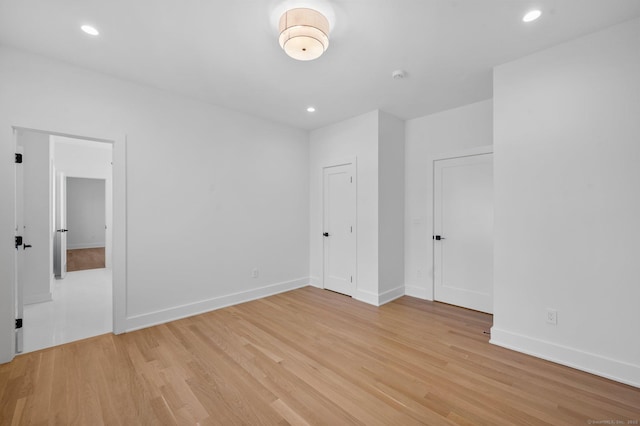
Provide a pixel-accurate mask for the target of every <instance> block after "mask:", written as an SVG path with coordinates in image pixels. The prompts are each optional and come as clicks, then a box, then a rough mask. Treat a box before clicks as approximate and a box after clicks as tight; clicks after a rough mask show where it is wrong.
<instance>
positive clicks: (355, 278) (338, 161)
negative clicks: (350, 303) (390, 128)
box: [319, 157, 358, 297]
mask: <svg viewBox="0 0 640 426" xmlns="http://www.w3.org/2000/svg"><path fill="white" fill-rule="evenodd" d="M348 164H351V165H352V167H353V185H354V192H355V212H354V215H355V223H354V225H353V227H354V230H353V234H354V242H353V244H354V248H353V250H354V254H353V255H354V257H353V259H354V262H355V265H354V268H353V285H352V287H351V289H352V295H351V297H355V295H356V292H357V289H358V158H357V157H347V158H341V159H336V160H333V161H328V162H326V163H324V164H323V165H322V166H321V167H320V176H321V179H322V187H321V192H320V194H321V195H320V197H321V199H322V203H320V207H321V209H322V214H321V216H320V223H321V229H322V228H323V227H324V220H325V217H324V190H325V188H324V170H325V169H327V168H330V167H338V166H346V165H348ZM322 232H324V230H323V231H322ZM319 238H322V244H321V246H322V267H321V268H320V269H321V271H320V274H321V286H322V288H323V289H324V288H325V285H324V282H325V276H324V266H325V253H324V236H321V235H319Z"/></svg>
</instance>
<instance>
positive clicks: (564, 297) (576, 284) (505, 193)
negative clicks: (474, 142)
mask: <svg viewBox="0 0 640 426" xmlns="http://www.w3.org/2000/svg"><path fill="white" fill-rule="evenodd" d="M639 76H640V20H638V19H636V20H633V21H630V22H628V23H625V24H622V25H619V26H615V27H612V28H611V29H608V30H605V31H602V32H599V33H596V34H593V35H590V36H587V37H583V38H580V39H577V40H574V41H571V42H568V43H565V44H562V45H559V46H556V47H553V48H550V49H547V50H545V51H542V52H539V53H536V54H534V55H531V56H529V57H526V58H523V59H520V60H517V61H514V62H511V63H508V64H505V65H502V66H499V67H497V68H496V69H495V74H494V123H495V145H494V158H495V285H494V291H495V303H494V307H495V316H494V327H493V329H492V342H493V343H496V344H499V345H502V346H506V347H510V348H513V349H516V350H519V351H522V352H526V353H531V354H534V355H537V356H540V357H542V358H546V359H550V360H554V361H556V362H560V363H562V364H567V365H570V366H574V367H577V368H580V369H583V370H586V371H591V372H594V373H596V374H601V375H603V376H607V377H611V378H614V379H615V380H619V381H622V382H626V383H629V384H632V385H635V386H640V339H639V338H638V336H639V332H640V331H639V330H640V315H639V311H638V303H639V301H640V261H639V260H640V186H639V185H640V166H639V164H640V119H639V117H640V78H639ZM547 308H552V309H556V310H557V311H558V316H557V318H558V324H557V325H556V326H554V325H550V324H547V323H546V321H545V320H546V312H545V311H546V309H547Z"/></svg>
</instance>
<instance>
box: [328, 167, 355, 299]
mask: <svg viewBox="0 0 640 426" xmlns="http://www.w3.org/2000/svg"><path fill="white" fill-rule="evenodd" d="M354 170H355V167H354V166H353V164H345V165H340V166H334V167H325V168H324V170H323V174H324V176H323V178H324V188H323V190H324V196H323V210H324V211H323V228H324V229H323V240H324V274H323V276H324V278H323V279H324V283H323V286H324V288H326V289H328V290H332V291H337V292H338V293H342V294H346V295H349V296H352V295H353V293H354V289H355V282H354V280H355V269H356V190H355V187H356V184H355V173H354Z"/></svg>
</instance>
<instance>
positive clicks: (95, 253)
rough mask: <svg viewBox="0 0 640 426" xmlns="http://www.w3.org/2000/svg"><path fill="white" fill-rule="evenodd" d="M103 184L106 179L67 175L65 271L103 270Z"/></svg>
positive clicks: (104, 206) (104, 213) (104, 186)
mask: <svg viewBox="0 0 640 426" xmlns="http://www.w3.org/2000/svg"><path fill="white" fill-rule="evenodd" d="M106 185H107V180H106V179H95V178H83V177H71V176H67V194H66V195H67V196H66V198H67V208H66V214H67V218H66V227H65V228H64V229H67V233H66V234H67V235H66V238H67V272H75V271H86V270H89V269H102V268H105V267H106V259H105V252H106V250H105V245H106V234H107V232H108V229H107V218H106V210H107V209H106ZM54 251H55V250H54Z"/></svg>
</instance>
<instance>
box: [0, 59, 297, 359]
mask: <svg viewBox="0 0 640 426" xmlns="http://www.w3.org/2000/svg"><path fill="white" fill-rule="evenodd" d="M0 93H2V96H1V97H0V161H1V162H2V163H1V164H2V167H1V168H0V197H1V198H2V199H3V200H9V201H8V202H6V203H5V202H3V203H2V204H1V206H0V271H1V272H0V274H1V276H0V345H1V346H0V362H5V361H8V360H10V359H11V357H12V352H13V351H12V343H11V342H12V341H13V330H12V328H13V327H12V325H13V318H12V312H13V307H12V305H13V300H14V298H13V297H14V296H13V288H12V282H13V255H14V248H13V244H12V241H13V235H14V230H13V226H14V220H13V215H14V204H13V202H11V200H13V191H14V167H13V164H12V161H13V152H14V149H15V146H14V141H13V137H12V131H11V126H22V127H28V128H39V129H43V130H55V131H57V132H60V133H67V134H73V135H79V136H85V137H97V138H104V137H105V135H107V136H109V135H124V134H126V139H127V142H126V147H127V153H126V157H127V170H126V173H127V184H126V191H127V286H126V289H127V312H126V316H127V320H126V328H127V329H132V328H136V327H142V326H146V325H150V324H153V323H157V322H163V321H167V320H170V319H173V318H176V317H180V316H185V315H190V314H193V313H197V312H201V311H205V310H209V309H213V308H216V307H219V306H223V305H225V304H229V303H234V302H237V301H241V300H246V299H249V298H253V297H260V296H262V295H265V294H269V293H273V292H278V291H283V290H286V289H290V288H295V287H299V286H303V285H306V284H307V282H308V271H309V258H308V253H309V251H308V247H309V240H308V235H309V234H308V229H309V214H308V212H309V202H308V188H309V173H308V161H309V147H308V138H307V133H306V132H304V131H301V130H297V129H292V128H289V127H287V126H283V125H279V124H275V123H271V122H268V121H266V120H262V119H257V118H253V117H250V116H247V115H244V114H240V113H237V112H233V111H229V110H226V109H222V108H218V107H214V106H210V105H206V104H203V103H200V102H197V101H194V100H190V99H187V98H183V97H179V96H175V95H172V94H169V93H166V92H162V91H159V90H155V89H152V88H148V87H144V86H140V85H136V84H133V83H129V82H125V81H122V80H118V79H116V78H112V77H108V76H105V75H102V74H99V73H95V72H91V71H86V70H82V69H79V68H75V67H72V66H68V65H66V64H63V63H60V62H56V61H53V60H49V59H45V58H43V57H39V56H35V55H31V54H27V53H23V52H19V51H15V50H11V49H7V48H4V47H3V48H0ZM254 268H259V270H260V273H259V277H258V278H251V271H252V270H253V269H254Z"/></svg>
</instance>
